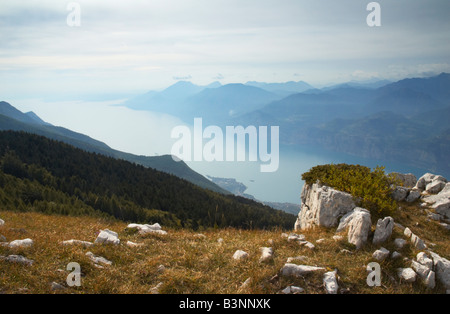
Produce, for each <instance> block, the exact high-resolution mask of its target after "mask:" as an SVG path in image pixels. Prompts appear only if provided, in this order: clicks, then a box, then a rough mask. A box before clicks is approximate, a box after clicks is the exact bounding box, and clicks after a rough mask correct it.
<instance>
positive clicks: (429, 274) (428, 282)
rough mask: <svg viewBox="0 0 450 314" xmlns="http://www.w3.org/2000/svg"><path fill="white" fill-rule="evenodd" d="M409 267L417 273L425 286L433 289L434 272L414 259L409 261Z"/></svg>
mask: <svg viewBox="0 0 450 314" xmlns="http://www.w3.org/2000/svg"><path fill="white" fill-rule="evenodd" d="M411 268H412V269H414V271H415V272H416V274H417V275H419V277H420V279H421V280H422V282H423V283H424V284H425V286H426V287H427V288H430V289H434V287H435V285H436V282H435V273H434V271H432V270H431V268H428V267H427V266H425V265H422V264H420V263H419V262H416V261H411Z"/></svg>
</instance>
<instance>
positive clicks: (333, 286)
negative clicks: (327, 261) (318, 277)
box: [323, 271, 339, 294]
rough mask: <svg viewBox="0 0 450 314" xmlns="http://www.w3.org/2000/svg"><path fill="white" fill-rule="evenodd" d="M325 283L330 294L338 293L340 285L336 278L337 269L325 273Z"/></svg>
mask: <svg viewBox="0 0 450 314" xmlns="http://www.w3.org/2000/svg"><path fill="white" fill-rule="evenodd" d="M323 285H324V286H325V290H326V291H327V293H328V294H337V292H338V289H339V286H338V283H337V279H336V271H329V272H327V273H325V274H324V275H323Z"/></svg>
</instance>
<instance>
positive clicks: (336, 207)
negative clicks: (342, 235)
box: [294, 183, 356, 231]
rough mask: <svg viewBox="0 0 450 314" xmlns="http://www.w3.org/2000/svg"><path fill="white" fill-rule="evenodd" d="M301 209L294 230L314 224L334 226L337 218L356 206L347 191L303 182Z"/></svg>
mask: <svg viewBox="0 0 450 314" xmlns="http://www.w3.org/2000/svg"><path fill="white" fill-rule="evenodd" d="M301 201H302V205H301V209H300V212H299V214H298V218H297V221H296V222H295V225H294V228H295V230H296V231H297V230H304V229H310V228H313V227H315V226H323V227H334V226H336V225H337V224H338V219H339V217H341V216H342V215H344V214H346V213H348V212H349V211H351V210H352V209H353V208H355V207H356V205H355V203H354V202H353V197H352V196H351V195H350V194H349V193H345V192H341V191H338V190H335V189H333V188H331V187H328V186H322V185H320V184H317V183H315V184H312V185H310V184H305V185H304V186H303V189H302V193H301Z"/></svg>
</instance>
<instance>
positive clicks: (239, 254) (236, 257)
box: [233, 250, 248, 261]
mask: <svg viewBox="0 0 450 314" xmlns="http://www.w3.org/2000/svg"><path fill="white" fill-rule="evenodd" d="M247 258H248V253H247V252H245V251H242V250H237V251H236V252H234V254H233V259H234V260H237V261H240V260H245V259H247Z"/></svg>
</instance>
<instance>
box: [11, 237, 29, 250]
mask: <svg viewBox="0 0 450 314" xmlns="http://www.w3.org/2000/svg"><path fill="white" fill-rule="evenodd" d="M32 246H33V240H31V239H23V240H14V241H11V242H10V243H9V244H8V247H9V248H12V249H16V248H30V247H32Z"/></svg>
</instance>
